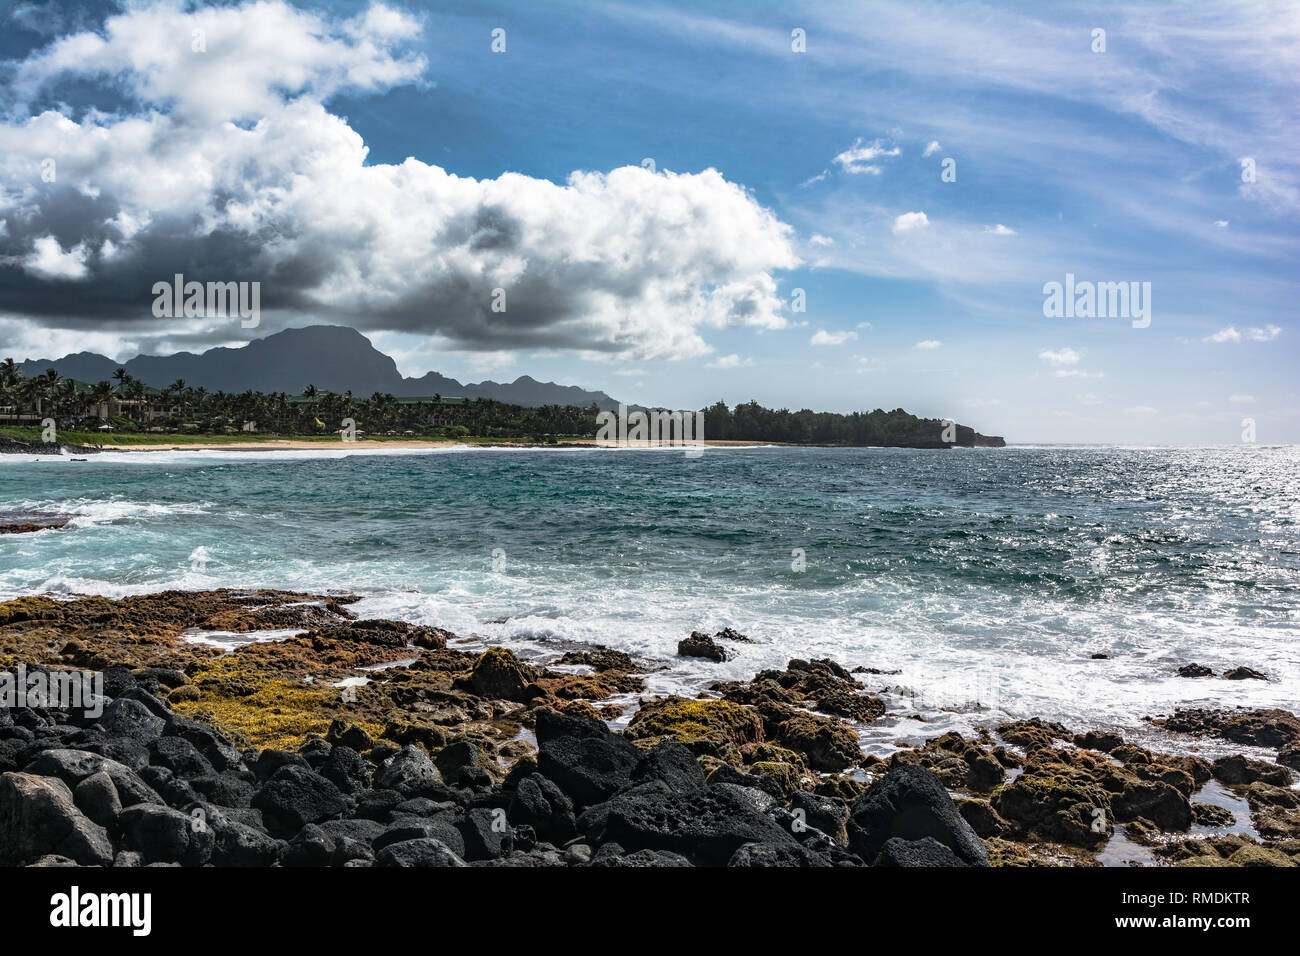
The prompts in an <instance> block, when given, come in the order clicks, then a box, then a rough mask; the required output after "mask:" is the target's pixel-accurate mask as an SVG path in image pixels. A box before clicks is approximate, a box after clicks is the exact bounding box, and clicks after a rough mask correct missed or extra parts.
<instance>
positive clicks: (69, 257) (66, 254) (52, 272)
mask: <svg viewBox="0 0 1300 956" xmlns="http://www.w3.org/2000/svg"><path fill="white" fill-rule="evenodd" d="M22 262H23V268H24V269H26V270H27V271H28V272H30V273H32V274H33V275H37V276H40V277H41V278H42V279H81V278H84V277H85V275H86V273H87V271H88V270H87V268H86V244H85V243H84V242H79V243H77V245H75V246H73V247H72V248H71V249H68V250H64V248H63V247H62V246H61V245H59V240H58V239H55V238H54V237H53V236H41V237H40V238H39V239H35V240H33V241H32V251H31V253H30V254H29V255H28V256H27V257H26V258H24V259H23V261H22Z"/></svg>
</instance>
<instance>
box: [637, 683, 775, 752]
mask: <svg viewBox="0 0 1300 956" xmlns="http://www.w3.org/2000/svg"><path fill="white" fill-rule="evenodd" d="M625 735H626V736H627V737H629V738H631V739H632V740H647V741H648V740H658V739H660V738H663V737H668V738H670V739H672V740H676V741H679V742H680V743H683V744H685V745H686V746H688V747H690V748H691V749H692V750H694V751H695V753H696V754H707V755H710V756H715V757H718V756H722V755H724V754H727V753H730V752H732V751H734V750H735V749H736V748H738V747H741V746H743V745H745V744H750V743H758V742H759V741H761V740H762V739H763V722H762V721H761V720H760V719H759V717H758V714H756V713H755V712H754V711H753V710H752V709H750V708H748V707H744V706H742V705H740V704H733V703H731V702H730V701H725V700H687V699H686V698H683V697H661V698H658V699H656V700H652V701H647V702H645V703H644V704H643V705H642V707H641V709H640V710H639V711H637V713H636V715H635V716H633V718H632V720H631V722H630V723H629V724H628V726H627V730H626V731H625Z"/></svg>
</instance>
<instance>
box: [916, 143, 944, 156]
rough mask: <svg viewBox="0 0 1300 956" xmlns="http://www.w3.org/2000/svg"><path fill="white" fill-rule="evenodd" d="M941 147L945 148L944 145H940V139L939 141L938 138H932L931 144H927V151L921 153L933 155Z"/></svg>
mask: <svg viewBox="0 0 1300 956" xmlns="http://www.w3.org/2000/svg"><path fill="white" fill-rule="evenodd" d="M941 149H943V147H942V146H940V145H939V141H938V140H937V139H932V140H930V145H929V146H927V147H926V148H925V151H924V152H923V153H921V155H922V156H933V155H934V154H935V153H937V152H939V150H941Z"/></svg>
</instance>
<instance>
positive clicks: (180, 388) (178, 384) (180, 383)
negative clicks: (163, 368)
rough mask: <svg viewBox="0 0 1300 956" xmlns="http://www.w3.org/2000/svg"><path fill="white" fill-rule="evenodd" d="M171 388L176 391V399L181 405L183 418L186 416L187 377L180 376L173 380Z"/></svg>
mask: <svg viewBox="0 0 1300 956" xmlns="http://www.w3.org/2000/svg"><path fill="white" fill-rule="evenodd" d="M171 390H172V391H173V392H175V393H176V400H177V402H179V403H180V406H181V418H184V417H185V391H186V390H185V379H183V378H178V379H177V380H176V381H174V382H172V384H171Z"/></svg>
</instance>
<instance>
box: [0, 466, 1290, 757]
mask: <svg viewBox="0 0 1300 956" xmlns="http://www.w3.org/2000/svg"><path fill="white" fill-rule="evenodd" d="M1298 492H1300V449H1297V448H1295V447H1259V446H1245V445H1243V446H1234V447H1222V448H1205V449H1168V448H1097V447H1012V448H1006V449H955V450H952V451H947V452H944V451H911V450H900V449H826V448H805V449H792V448H710V449H708V450H707V451H706V452H705V453H704V454H703V455H702V456H701V457H698V458H688V457H686V456H685V455H684V454H683V452H682V451H681V450H680V449H676V450H669V449H656V450H583V449H574V450H558V451H557V450H514V449H510V450H507V449H467V448H461V449H455V450H446V449H443V450H436V451H435V450H430V451H422V452H414V453H412V452H396V451H392V452H385V453H382V454H376V453H354V452H348V451H347V450H344V449H338V450H331V451H321V450H316V451H308V452H291V451H274V452H272V451H268V452H253V453H238V452H225V453H223V452H149V453H139V452H135V453H120V454H105V455H100V456H95V457H92V458H91V459H90V460H88V461H85V462H73V461H70V460H69V459H68V458H66V457H64V458H47V459H42V460H32V459H30V458H26V457H18V456H0V510H53V511H67V512H75V513H77V514H78V515H80V517H78V518H76V519H74V520H73V521H72V522H71V524H70V525H69V526H68V527H66V528H64V529H61V530H52V531H44V532H39V533H36V534H30V535H21V536H3V537H0V597H6V598H7V597H12V596H16V595H21V594H32V593H51V594H55V595H71V594H91V593H93V594H107V595H113V596H117V595H122V594H130V593H143V592H148V591H155V590H160V589H163V588H207V587H218V586H238V587H283V588H295V589H304V590H340V591H347V592H352V593H357V594H360V595H363V596H364V601H363V602H362V603H361V604H360V605H359V607H358V610H359V611H360V612H361V613H363V614H365V615H367V616H383V617H391V618H400V619H404V620H408V621H412V622H415V623H422V624H435V625H438V626H441V627H446V628H450V629H451V630H453V631H456V632H457V633H459V634H461V635H463V636H465V637H469V638H474V639H476V640H477V641H479V642H482V643H505V644H507V645H508V646H511V647H514V648H515V649H517V650H518V651H520V652H521V653H524V654H527V655H530V656H538V657H539V658H540V659H542V660H545V659H546V658H545V656H546V655H554V654H558V653H561V652H562V651H564V650H566V649H569V648H572V647H579V646H588V645H595V644H605V645H608V646H610V647H614V648H619V649H622V650H626V651H629V652H632V653H633V654H637V655H641V656H643V657H646V658H650V659H652V660H654V661H656V662H658V663H659V664H661V665H662V667H661V668H660V669H658V670H655V671H654V672H653V673H651V674H650V676H649V685H650V690H651V692H653V693H663V692H668V691H675V692H679V693H689V694H694V693H697V692H698V691H700V690H701V689H703V688H705V687H707V686H708V684H709V683H710V682H712V681H714V680H719V679H737V678H748V677H750V676H752V675H753V673H754V672H755V671H757V670H759V669H761V668H764V667H783V666H784V665H785V663H786V661H788V660H789V659H790V658H792V657H831V658H833V659H835V660H837V661H839V662H841V663H843V664H844V665H846V666H848V667H854V666H859V665H861V666H864V667H872V668H878V669H880V670H884V671H893V670H897V671H899V673H898V674H893V675H864V677H863V679H864V681H865V682H866V683H867V685H868V686H869V687H870V688H871V689H873V690H878V691H881V692H883V693H885V694H886V696H887V699H888V701H889V703H890V705H891V707H892V708H893V710H894V711H895V713H896V716H892V717H889V718H887V719H885V720H882V721H880V722H878V723H876V724H874V725H872V726H871V727H869V728H866V729H865V730H864V732H863V735H862V736H863V744H864V746H865V747H866V748H867V749H868V750H869V751H873V752H878V753H883V752H887V751H888V750H889V749H890V748H891V747H893V746H895V745H896V743H897V742H898V741H915V740H917V739H919V738H921V737H924V736H930V735H934V734H938V733H943V732H945V731H947V730H951V729H956V730H962V731H968V730H969V729H970V728H971V727H973V726H975V725H977V724H980V723H990V722H993V721H997V720H1001V719H1003V718H1005V717H1011V716H1016V717H1028V716H1034V715H1039V716H1042V717H1045V718H1049V719H1053V720H1060V721H1062V722H1064V723H1066V724H1067V725H1068V726H1071V727H1073V728H1074V729H1085V728H1114V729H1118V730H1121V731H1122V732H1124V733H1126V734H1127V735H1129V736H1131V737H1135V738H1137V739H1146V738H1147V735H1148V734H1149V730H1148V728H1147V725H1146V724H1145V723H1144V721H1143V718H1144V717H1146V716H1150V715H1157V714H1167V713H1171V712H1172V710H1173V708H1174V706H1176V705H1192V704H1195V705H1214V706H1236V705H1242V706H1251V707H1258V706H1278V707H1285V708H1288V709H1296V708H1297V707H1300V640H1298V638H1300V494H1298ZM724 626H730V627H734V628H736V629H737V630H739V631H741V632H743V633H745V634H747V635H749V636H750V637H751V638H752V639H753V640H754V641H755V643H753V644H741V645H735V646H734V647H733V650H734V651H735V658H734V659H733V660H729V661H727V662H725V663H722V664H714V663H710V662H704V661H698V660H691V659H684V658H679V657H676V656H675V649H676V645H677V642H678V641H679V640H681V639H682V638H683V637H685V636H686V635H687V634H688V633H689V632H690V631H692V630H706V631H709V632H713V631H716V630H718V629H720V628H722V627H724ZM1094 654H1105V655H1108V657H1107V659H1093V656H1092V655H1094ZM1189 661H1197V662H1199V663H1202V664H1207V665H1209V666H1211V667H1213V668H1215V670H1216V671H1221V670H1223V669H1225V668H1229V667H1233V666H1237V665H1243V664H1244V665H1249V666H1251V667H1254V668H1256V669H1257V670H1261V671H1264V672H1265V673H1267V674H1268V675H1269V676H1270V677H1271V678H1272V679H1271V680H1270V681H1267V682H1263V681H1226V680H1218V679H1214V680H1207V679H1203V680H1188V679H1183V678H1179V677H1177V676H1176V675H1175V670H1176V669H1177V667H1178V666H1179V665H1181V664H1184V663H1187V662H1189ZM1162 744H1163V745H1166V746H1167V744H1168V742H1167V741H1163V742H1162ZM1198 746H1199V745H1198ZM1208 749H1212V748H1208ZM1235 749H1240V748H1235Z"/></svg>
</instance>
